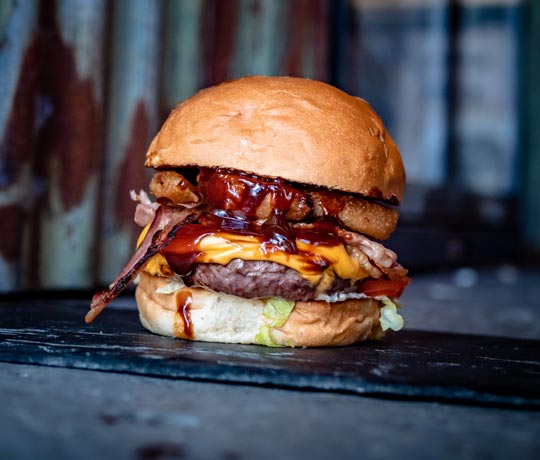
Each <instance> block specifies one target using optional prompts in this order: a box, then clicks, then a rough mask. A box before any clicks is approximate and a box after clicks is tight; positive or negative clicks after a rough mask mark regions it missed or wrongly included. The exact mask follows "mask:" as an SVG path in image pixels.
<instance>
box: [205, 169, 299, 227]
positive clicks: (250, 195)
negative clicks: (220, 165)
mask: <svg viewBox="0 0 540 460" xmlns="http://www.w3.org/2000/svg"><path fill="white" fill-rule="evenodd" d="M198 190H199V192H200V193H201V195H202V196H203V197H204V198H205V200H206V201H207V203H208V205H209V206H210V207H211V208H213V209H222V210H224V211H228V212H236V213H238V212H240V213H242V214H244V215H245V216H246V217H247V218H249V219H256V218H257V215H256V211H257V208H259V206H261V204H262V203H263V201H264V200H265V199H270V204H271V206H272V209H273V212H274V214H275V215H283V216H284V215H285V214H287V212H289V211H290V210H291V207H292V204H293V203H295V202H296V203H297V204H305V203H306V202H307V195H306V194H305V193H303V192H302V191H301V190H298V189H296V188H294V187H292V186H290V185H289V184H288V183H287V182H286V181H284V180H282V179H265V178H262V177H259V176H255V175H251V174H247V173H237V172H231V171H227V170H223V169H211V168H201V169H200V171H199V177H198Z"/></svg>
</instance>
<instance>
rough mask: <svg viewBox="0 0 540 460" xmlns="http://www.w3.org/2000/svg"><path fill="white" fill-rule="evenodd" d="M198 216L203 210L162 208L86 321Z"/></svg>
mask: <svg viewBox="0 0 540 460" xmlns="http://www.w3.org/2000/svg"><path fill="white" fill-rule="evenodd" d="M198 215H199V211H198V210H194V209H179V208H173V207H170V206H159V208H158V209H157V210H156V214H155V216H154V220H153V221H152V224H151V225H150V228H149V229H148V232H147V233H146V236H145V237H144V239H143V241H142V243H141V245H140V246H139V248H138V249H137V251H136V252H135V254H133V256H132V257H131V259H130V260H129V262H128V263H127V264H126V265H125V267H124V268H123V269H122V271H121V272H120V274H119V275H118V276H117V277H116V278H115V279H114V281H113V282H112V283H111V284H110V285H109V287H108V288H107V289H105V290H103V291H100V292H98V293H96V294H95V295H94V297H92V304H91V305H90V311H89V312H88V313H87V314H86V316H85V318H84V319H85V321H86V323H87V324H89V323H91V322H92V321H94V319H95V318H96V317H97V316H98V315H99V314H100V313H101V311H102V310H103V309H104V308H105V307H106V306H107V305H108V304H109V303H110V302H111V301H112V300H113V299H114V298H115V297H116V296H117V295H118V294H120V292H122V291H123V290H124V289H125V288H126V287H127V286H128V285H129V284H130V283H131V282H132V281H133V280H134V279H135V277H136V276H137V274H138V273H139V272H140V271H141V269H142V268H143V267H144V265H145V263H146V262H147V261H148V260H149V259H150V258H151V257H152V256H154V255H155V254H156V253H157V252H158V251H159V250H160V249H162V248H163V247H165V246H167V245H168V244H169V243H170V242H171V241H172V239H173V238H174V236H175V235H176V233H177V232H178V230H180V228H182V227H183V226H184V225H186V224H188V223H190V222H192V221H194V220H195V219H196V218H197V217H198Z"/></svg>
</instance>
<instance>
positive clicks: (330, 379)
mask: <svg viewBox="0 0 540 460" xmlns="http://www.w3.org/2000/svg"><path fill="white" fill-rule="evenodd" d="M121 302H124V303H125V302H126V301H125V300H123V299H120V301H117V305H119V303H121ZM130 302H131V301H128V303H130ZM85 311H86V302H84V301H80V300H78V301H77V300H69V299H64V300H56V301H50V300H49V301H36V300H27V301H15V302H14V301H13V300H11V301H3V302H0V317H1V318H2V321H1V324H0V361H5V362H15V363H27V364H40V365H50V366H61V367H72V368H81V369H94V370H102V371H113V372H125V373H133V374H142V375H148V376H161V377H167V378H182V379H192V380H204V381H216V382H228V383H237V384H249V385H267V386H276V387H288V388H296V389H309V390H319V391H335V392H346V393H357V394H368V395H375V396H388V397H397V398H404V399H429V400H441V401H443V400H444V401H456V402H466V403H471V404H495V405H513V406H520V407H531V408H538V407H540V353H539V351H540V341H535V340H517V339H509V338H498V337H488V336H474V335H460V334H450V333H435V332H422V331H407V330H406V331H402V332H401V333H399V334H392V335H389V336H388V337H387V338H385V339H384V340H382V341H378V342H371V343H366V344H362V345H359V346H351V347H342V348H331V349H272V348H265V347H260V346H245V345H222V344H215V343H202V342H189V341H182V340H175V339H171V338H166V337H159V336H156V335H153V334H150V333H147V332H146V331H145V330H144V329H143V328H142V326H140V324H139V322H138V318H137V314H136V312H135V311H132V310H126V309H118V308H109V311H107V312H106V313H105V314H104V315H103V316H102V317H100V318H99V319H98V320H97V321H96V322H94V323H93V324H91V325H90V326H86V325H85V324H84V322H83V316H84V313H85Z"/></svg>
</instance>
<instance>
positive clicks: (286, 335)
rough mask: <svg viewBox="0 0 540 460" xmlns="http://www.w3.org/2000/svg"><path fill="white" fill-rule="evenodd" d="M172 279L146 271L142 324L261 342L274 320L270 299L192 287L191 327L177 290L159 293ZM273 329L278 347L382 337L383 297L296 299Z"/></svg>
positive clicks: (171, 332)
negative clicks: (261, 335) (264, 330)
mask: <svg viewBox="0 0 540 460" xmlns="http://www.w3.org/2000/svg"><path fill="white" fill-rule="evenodd" d="M170 282H171V280H170V279H168V278H163V277H158V276H152V275H149V274H148V273H145V272H142V273H141V277H140V282H139V284H138V286H137V290H136V293H135V297H136V300H137V305H138V308H139V317H140V320H141V323H142V325H143V326H144V327H145V328H146V329H148V330H149V331H150V332H153V333H155V334H159V335H164V336H170V337H178V338H183V339H189V340H199V341H206V342H221V343H243V344H256V343H258V342H257V341H256V340H255V337H256V336H257V334H258V333H259V332H260V330H261V328H263V327H265V326H268V325H269V320H268V319H267V318H266V317H265V316H264V314H263V311H264V306H265V302H264V300H261V299H243V298H240V297H236V296H231V295H228V294H222V293H217V292H213V291H208V290H206V289H202V288H187V287H186V288H183V289H182V291H183V293H184V294H183V296H184V297H186V296H188V297H189V298H190V302H191V303H190V307H189V310H188V313H187V315H188V319H189V322H190V327H189V328H188V327H187V325H186V312H182V311H179V310H181V309H179V308H178V307H177V300H176V296H177V294H176V292H175V293H171V294H162V293H158V292H156V289H158V288H160V287H161V288H162V287H164V286H166V285H168V284H169V283H170ZM177 292H178V291H177ZM269 330H270V337H271V339H272V342H273V343H274V344H275V345H278V346H294V347H319V346H342V345H350V344H353V343H356V342H361V341H365V340H370V339H376V338H380V337H381V336H382V330H381V327H380V302H379V301H377V300H374V299H354V300H346V301H343V302H336V303H329V302H325V301H313V302H296V303H295V306H294V308H293V310H292V312H291V314H290V316H289V318H288V319H287V321H286V322H285V324H284V325H283V326H281V327H271V328H270V329H269Z"/></svg>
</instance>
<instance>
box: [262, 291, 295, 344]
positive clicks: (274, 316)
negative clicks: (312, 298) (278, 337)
mask: <svg viewBox="0 0 540 460" xmlns="http://www.w3.org/2000/svg"><path fill="white" fill-rule="evenodd" d="M293 308H294V301H289V300H285V299H279V298H276V297H271V298H270V299H268V300H267V301H266V304H265V306H264V310H263V315H264V317H265V318H267V319H268V320H270V323H268V324H265V325H264V326H262V327H261V328H260V329H259V332H258V333H257V335H256V336H255V343H257V344H259V345H266V346H267V347H281V346H283V345H281V344H278V343H275V342H274V341H273V340H272V337H271V335H270V332H271V330H272V328H274V327H281V326H283V325H284V324H285V323H286V322H287V319H289V316H290V314H291V312H292V310H293Z"/></svg>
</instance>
